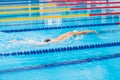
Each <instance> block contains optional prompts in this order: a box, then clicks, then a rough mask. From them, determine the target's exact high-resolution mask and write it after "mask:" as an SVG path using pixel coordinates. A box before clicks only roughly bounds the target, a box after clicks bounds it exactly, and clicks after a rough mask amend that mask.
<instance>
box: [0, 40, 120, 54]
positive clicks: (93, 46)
mask: <svg viewBox="0 0 120 80" xmlns="http://www.w3.org/2000/svg"><path fill="white" fill-rule="evenodd" d="M115 46H120V42H111V43H102V44H90V45H80V46H71V47H61V48H51V49H40V50H33V51H21V52H12V53H1V54H0V56H19V55H36V54H45V53H46V54H48V53H56V52H65V51H73V50H84V49H94V48H105V47H115Z"/></svg>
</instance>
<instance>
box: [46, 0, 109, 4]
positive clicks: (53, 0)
mask: <svg viewBox="0 0 120 80" xmlns="http://www.w3.org/2000/svg"><path fill="white" fill-rule="evenodd" d="M86 1H89V2H94V1H100V2H101V1H106V0H48V1H47V2H48V3H49V2H86ZM106 2H107V1H106Z"/></svg>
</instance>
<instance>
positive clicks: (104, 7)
mask: <svg viewBox="0 0 120 80" xmlns="http://www.w3.org/2000/svg"><path fill="white" fill-rule="evenodd" d="M106 8H120V6H102V7H93V8H70V10H89V9H106Z"/></svg>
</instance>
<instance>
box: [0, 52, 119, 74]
mask: <svg viewBox="0 0 120 80" xmlns="http://www.w3.org/2000/svg"><path fill="white" fill-rule="evenodd" d="M117 58H120V53H115V54H111V55H104V56H97V57H93V58H86V59H80V60H73V61H64V62H56V63H51V64H40V65H37V66H27V67H22V68H14V69H7V70H1V71H0V74H3V73H10V72H19V71H26V70H35V69H45V68H52V67H60V66H66V65H73V64H85V63H89V62H95V61H103V60H108V59H117Z"/></svg>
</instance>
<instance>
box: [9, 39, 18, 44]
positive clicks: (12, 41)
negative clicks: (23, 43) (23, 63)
mask: <svg viewBox="0 0 120 80" xmlns="http://www.w3.org/2000/svg"><path fill="white" fill-rule="evenodd" d="M8 42H9V43H15V42H18V40H15V39H14V40H11V41H8Z"/></svg>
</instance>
